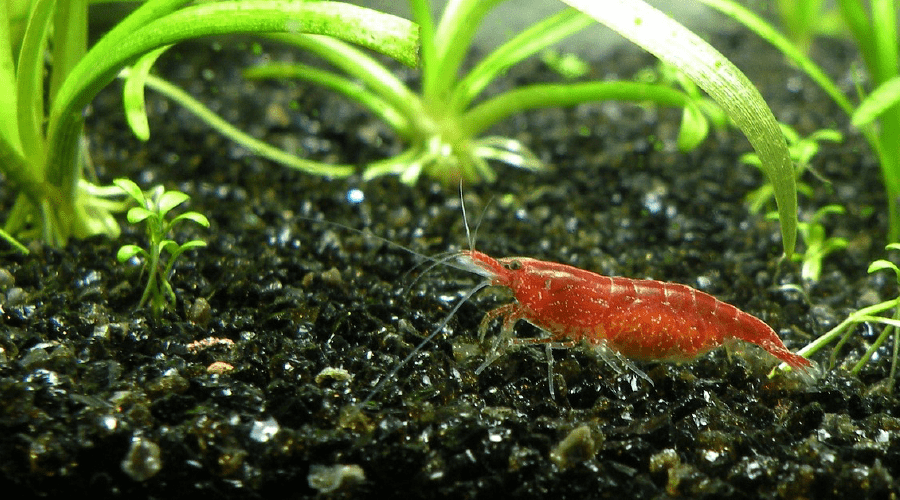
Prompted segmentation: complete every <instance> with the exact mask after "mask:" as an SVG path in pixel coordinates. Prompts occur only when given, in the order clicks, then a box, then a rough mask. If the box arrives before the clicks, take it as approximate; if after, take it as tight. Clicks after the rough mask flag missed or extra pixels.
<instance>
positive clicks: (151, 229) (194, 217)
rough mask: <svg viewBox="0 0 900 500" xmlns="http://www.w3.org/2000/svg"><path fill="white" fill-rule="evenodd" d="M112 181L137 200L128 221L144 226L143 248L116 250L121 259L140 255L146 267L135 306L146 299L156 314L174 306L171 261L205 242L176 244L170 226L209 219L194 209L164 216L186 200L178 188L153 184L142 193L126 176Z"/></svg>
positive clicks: (205, 224)
mask: <svg viewBox="0 0 900 500" xmlns="http://www.w3.org/2000/svg"><path fill="white" fill-rule="evenodd" d="M113 183H114V184H115V185H116V186H118V187H119V188H120V189H121V190H122V191H124V192H125V194H127V195H128V196H129V197H131V198H132V199H133V200H134V201H136V202H137V204H138V206H136V207H133V208H131V209H129V210H128V215H127V218H128V222H130V223H131V224H139V223H141V222H143V223H144V224H145V225H146V228H147V239H148V245H147V248H142V247H140V246H138V245H122V247H121V248H119V251H118V253H117V254H116V259H118V260H119V262H121V263H123V264H124V263H125V262H128V261H129V260H131V259H133V258H135V257H140V258H141V259H143V261H144V269H145V270H146V271H147V286H146V288H144V293H143V295H141V301H140V303H138V309H140V308H141V307H144V305H146V304H147V303H148V302H149V303H150V310H151V311H152V313H153V315H154V316H155V317H159V316H160V315H161V314H162V312H163V310H165V309H168V308H171V307H174V306H175V291H174V290H172V285H171V284H170V283H169V279H170V278H171V276H172V272H173V271H174V266H175V261H176V260H177V259H178V257H180V256H181V254H183V253H184V252H185V251H187V250H190V249H193V248H200V247H204V246H206V243H205V242H203V241H201V240H191V241H187V242H185V243H181V244H178V243H177V242H176V241H175V240H172V239H169V238H170V237H169V234H170V233H171V232H172V229H173V228H174V227H175V225H176V224H178V223H179V222H181V221H193V222H195V223H197V224H199V225H201V226H203V227H209V220H208V219H207V218H206V217H205V216H204V215H202V214H199V213H197V212H184V213H182V214H179V215H177V216H175V217H173V218H170V219H167V216H168V215H169V212H170V211H171V210H172V209H173V208H175V207H177V206H178V205H181V204H182V203H184V202H186V201H188V200H189V199H190V197H189V196H188V195H186V194H184V193H182V192H180V191H165V190H164V189H163V187H162V186H157V187H156V188H154V189H153V190H152V191H150V193H149V196H148V195H146V194H145V193H144V192H143V191H141V189H140V188H139V187H138V186H137V184H135V183H134V182H132V181H130V180H128V179H116V180H114V181H113Z"/></svg>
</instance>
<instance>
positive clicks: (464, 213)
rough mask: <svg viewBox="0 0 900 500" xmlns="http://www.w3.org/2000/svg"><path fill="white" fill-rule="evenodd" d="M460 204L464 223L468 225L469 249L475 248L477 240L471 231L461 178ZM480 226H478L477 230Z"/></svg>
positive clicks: (467, 239)
mask: <svg viewBox="0 0 900 500" xmlns="http://www.w3.org/2000/svg"><path fill="white" fill-rule="evenodd" d="M459 206H461V207H462V216H463V225H465V226H466V241H468V242H469V250H473V249H475V240H474V239H473V237H472V234H471V233H470V232H469V218H468V217H466V200H465V198H463V185H462V179H460V180H459ZM477 229H478V228H476V230H477Z"/></svg>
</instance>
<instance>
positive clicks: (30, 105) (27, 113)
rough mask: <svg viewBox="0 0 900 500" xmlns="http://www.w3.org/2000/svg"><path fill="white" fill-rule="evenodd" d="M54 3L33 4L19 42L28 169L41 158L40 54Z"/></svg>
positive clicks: (53, 0) (21, 117)
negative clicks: (29, 165)
mask: <svg viewBox="0 0 900 500" xmlns="http://www.w3.org/2000/svg"><path fill="white" fill-rule="evenodd" d="M55 9H56V0H36V1H35V3H34V4H33V5H32V9H31V17H30V18H29V19H28V27H27V28H26V30H25V38H24V39H23V40H22V48H21V49H20V51H19V60H18V64H17V69H16V84H17V97H18V105H17V107H18V118H19V134H21V137H20V138H21V140H22V150H23V151H24V153H25V156H26V158H28V160H29V161H30V162H31V163H32V165H40V164H41V160H42V158H43V155H44V145H45V142H44V134H43V125H44V51H45V50H46V48H47V39H48V37H49V36H50V31H51V30H52V24H53V23H52V21H53V13H54V12H55Z"/></svg>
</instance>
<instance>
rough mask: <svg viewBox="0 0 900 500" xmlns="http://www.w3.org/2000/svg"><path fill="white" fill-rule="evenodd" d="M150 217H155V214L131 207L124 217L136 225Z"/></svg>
mask: <svg viewBox="0 0 900 500" xmlns="http://www.w3.org/2000/svg"><path fill="white" fill-rule="evenodd" d="M150 217H156V214H155V213H153V212H151V211H150V210H147V209H146V208H144V207H132V208H131V209H129V210H128V214H127V215H126V218H127V219H128V222H130V223H132V224H137V223H138V222H141V221H144V220H146V219H148V218H150Z"/></svg>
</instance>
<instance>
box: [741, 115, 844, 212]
mask: <svg viewBox="0 0 900 500" xmlns="http://www.w3.org/2000/svg"><path fill="white" fill-rule="evenodd" d="M779 125H780V126H781V131H782V132H783V133H784V138H785V139H786V140H787V144H788V153H789V154H790V155H791V161H793V162H794V179H796V181H797V192H798V193H801V194H803V195H806V196H812V187H810V186H809V184H806V183H805V182H801V181H800V177H801V176H802V175H803V173H804V172H806V171H807V170H809V171H810V172H812V173H813V174H815V173H816V172H815V170H813V169H811V168H810V163H811V162H812V159H813V157H814V156H816V154H817V153H818V152H819V149H820V147H821V146H820V144H819V143H820V142H821V141H829V142H834V143H839V142H841V141H843V140H844V136H843V135H841V133H840V132H838V131H837V130H834V129H821V130H816V131H815V132H813V133H812V134H809V135H808V136H806V137H801V136H800V134H798V133H797V131H796V130H794V129H793V128H791V127H790V126H789V125H785V124H784V123H779ZM741 161H742V162H743V163H746V164H748V165H753V166H755V167H759V168H762V166H761V163H760V161H759V157H758V156H757V155H756V153H746V154H744V155H742V156H741ZM817 176H818V175H817ZM818 177H820V176H818ZM820 178H821V177H820ZM773 199H774V190H773V188H772V185H771V184H770V183H766V184H764V185H763V186H761V187H759V188H758V189H756V190H754V191H753V192H751V193H750V194H748V195H747V204H748V205H749V206H750V211H751V212H753V213H759V212H761V211H762V209H763V207H765V206H766V205H767V204H768V203H769V202H770V201H772V200H773Z"/></svg>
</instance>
